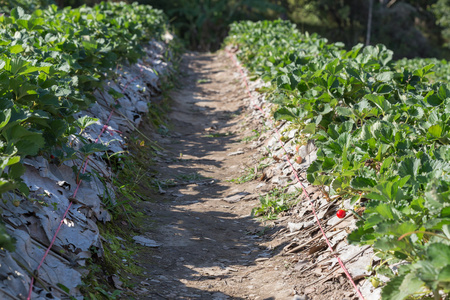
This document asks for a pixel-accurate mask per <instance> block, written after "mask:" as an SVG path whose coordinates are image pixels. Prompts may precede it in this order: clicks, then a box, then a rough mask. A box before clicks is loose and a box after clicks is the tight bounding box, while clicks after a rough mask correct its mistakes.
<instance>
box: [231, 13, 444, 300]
mask: <svg viewBox="0 0 450 300" xmlns="http://www.w3.org/2000/svg"><path fill="white" fill-rule="evenodd" d="M226 42H227V43H229V44H234V45H237V46H238V47H239V51H238V53H237V56H238V58H239V59H240V60H241V62H243V63H244V64H245V66H246V67H247V68H248V70H249V71H250V72H251V73H252V74H253V75H254V76H255V77H261V78H262V79H263V80H265V81H267V82H270V87H266V88H265V89H264V91H265V92H267V96H268V98H269V100H271V101H272V102H275V103H277V104H278V109H277V110H276V111H275V113H274V118H275V119H276V120H288V121H291V122H295V123H296V124H298V125H299V126H300V128H302V133H303V134H310V135H311V137H312V138H313V139H314V140H315V144H316V146H317V147H318V151H317V160H316V161H314V162H313V163H312V164H311V165H310V166H309V168H308V170H307V179H308V181H309V182H310V183H312V184H315V185H320V186H328V187H329V191H330V195H339V196H341V197H343V198H347V199H351V204H352V205H358V206H364V208H365V209H364V213H363V215H362V216H361V217H360V219H359V221H358V223H357V225H358V229H356V230H355V231H353V232H352V233H351V234H350V235H349V236H348V241H349V242H350V243H357V244H360V245H372V246H373V247H374V248H375V250H376V251H377V253H378V254H377V255H378V256H379V257H380V258H381V259H382V261H383V264H381V265H380V266H379V267H378V268H377V272H378V273H380V274H383V275H385V276H388V277H390V278H391V280H390V281H389V282H388V283H387V284H386V285H385V286H384V287H383V292H382V296H383V299H395V300H400V299H405V298H408V297H410V296H423V295H427V294H433V297H434V298H435V299H439V298H440V294H441V293H448V292H449V291H450V286H449V285H448V282H449V278H450V277H449V276H448V274H449V273H448V270H450V259H449V257H450V256H449V255H447V254H448V253H447V252H448V249H450V248H449V245H450V243H449V241H450V240H449V238H450V235H449V234H450V232H449V227H448V226H449V225H450V218H449V217H450V214H449V212H450V210H449V209H448V208H449V206H450V205H449V203H450V177H449V176H448V174H449V171H450V164H449V160H450V148H449V147H450V135H449V132H450V131H449V129H450V127H449V126H450V86H449V85H448V84H447V82H448V78H447V75H446V74H448V72H447V73H446V71H444V70H446V68H445V62H437V61H436V60H428V61H401V62H396V63H394V62H393V61H392V60H391V59H392V56H393V53H392V51H390V50H389V49H386V47H385V46H383V45H376V46H367V47H363V46H362V45H356V46H355V47H353V48H352V49H351V50H350V51H346V50H343V49H342V46H343V45H342V44H340V43H334V44H329V43H327V40H326V39H323V38H320V37H319V36H317V35H315V34H313V35H309V34H301V33H300V32H299V31H298V30H296V29H295V26H294V25H292V24H290V23H289V22H285V21H274V22H268V21H264V22H257V23H253V22H241V23H234V24H233V25H232V27H231V31H230V35H229V37H228V38H227V41H226ZM435 64H436V65H438V68H434V67H435ZM443 66H444V67H443ZM434 70H437V73H434ZM337 215H338V217H344V216H345V211H342V210H339V211H338V212H337ZM389 265H397V266H398V267H397V268H389V267H388V266H389Z"/></svg>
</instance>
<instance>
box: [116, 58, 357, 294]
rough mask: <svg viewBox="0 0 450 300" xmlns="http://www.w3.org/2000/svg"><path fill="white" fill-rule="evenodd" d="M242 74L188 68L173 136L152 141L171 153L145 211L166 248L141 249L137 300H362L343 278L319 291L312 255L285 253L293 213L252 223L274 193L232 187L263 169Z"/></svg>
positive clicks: (189, 64)
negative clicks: (309, 264)
mask: <svg viewBox="0 0 450 300" xmlns="http://www.w3.org/2000/svg"><path fill="white" fill-rule="evenodd" d="M235 71H236V70H235V69H234V67H233V65H232V62H231V61H230V60H229V59H228V58H227V57H226V55H224V54H223V53H218V54H214V55H213V54H196V53H195V54H194V53H190V54H186V55H185V56H184V58H183V62H182V66H181V75H180V76H179V81H180V82H179V86H180V87H181V88H179V89H177V90H175V91H174V92H173V94H172V96H171V97H172V99H173V108H172V111H171V112H170V114H169V119H170V120H171V121H170V122H171V124H170V126H169V130H168V132H165V133H161V134H154V135H153V136H154V138H155V139H156V140H158V142H159V144H160V145H161V146H163V147H164V148H165V151H164V153H163V155H161V156H160V157H159V158H158V159H157V160H158V162H157V163H156V165H153V166H151V168H152V169H154V170H156V171H157V173H158V174H157V175H156V177H155V180H157V182H160V183H161V184H160V191H158V190H156V191H150V193H151V194H152V201H151V202H150V201H149V202H142V203H140V204H139V209H140V210H142V211H145V212H146V214H147V215H148V217H147V218H146V219H145V222H144V224H143V227H142V228H141V233H142V235H144V236H146V237H148V238H150V239H153V240H155V241H157V242H158V243H159V244H160V246H159V247H156V248H149V247H140V248H139V249H140V250H139V253H137V255H136V263H137V264H138V265H139V266H141V267H142V268H143V269H145V270H146V271H145V272H144V274H142V276H139V277H136V276H135V277H133V278H132V281H133V282H134V283H135V288H134V290H133V292H134V296H133V298H134V299H217V300H219V299H327V300H332V299H354V293H353V291H352V289H351V287H350V285H349V284H348V283H347V281H346V280H345V278H344V277H343V276H342V275H338V276H333V277H330V278H329V280H325V281H324V280H322V281H318V282H316V281H317V279H318V278H320V276H321V275H323V273H322V271H320V272H319V271H318V270H317V268H311V269H309V270H307V271H299V270H301V268H300V267H299V265H300V266H301V265H302V263H304V262H305V260H308V259H313V258H314V257H313V256H314V255H313V254H308V252H306V253H302V254H301V255H300V254H287V253H286V252H285V251H284V250H283V248H284V247H285V246H287V245H288V244H289V243H290V242H291V239H292V238H287V237H286V229H285V228H286V224H287V222H288V221H291V222H292V221H296V220H297V221H298V217H296V216H295V214H294V213H291V214H289V213H287V214H285V215H283V216H282V217H280V218H279V219H278V220H276V221H272V222H271V223H264V222H261V221H260V220H258V219H255V218H252V217H251V216H250V215H251V210H252V208H254V207H255V206H257V205H258V204H259V200H258V197H259V195H260V194H264V193H266V192H268V191H269V190H270V189H271V188H272V186H271V185H270V184H264V185H261V181H258V180H252V181H249V182H247V183H243V184H236V183H233V182H230V181H229V180H231V179H235V178H238V177H240V176H242V175H243V174H245V172H246V171H245V170H246V169H247V168H248V167H252V168H253V167H254V166H255V165H258V162H259V161H260V159H261V154H260V153H259V151H257V150H255V149H252V148H251V147H250V145H249V144H246V143H245V142H244V141H242V140H243V138H244V137H248V136H251V135H252V134H254V132H253V131H252V130H253V129H258V130H260V128H261V124H260V122H259V121H258V120H253V119H252V118H250V117H249V116H248V112H249V108H248V107H247V104H246V102H245V101H243V100H244V98H245V97H246V93H245V90H244V88H243V87H242V85H241V81H240V80H239V76H237V75H236V72H235ZM173 179H177V182H178V184H177V185H171V184H170V182H171V180H173ZM180 182H182V183H181V184H180ZM247 193H248V194H247ZM224 199H225V200H224ZM315 233H317V232H316V231H314V232H310V233H308V234H305V236H304V239H307V238H308V239H309V238H310V236H312V235H313V234H315ZM298 243H299V244H301V240H300V241H299V242H298ZM315 282H316V283H315ZM295 295H297V296H296V298H294V296H295ZM130 298H131V296H127V297H125V298H124V299H130Z"/></svg>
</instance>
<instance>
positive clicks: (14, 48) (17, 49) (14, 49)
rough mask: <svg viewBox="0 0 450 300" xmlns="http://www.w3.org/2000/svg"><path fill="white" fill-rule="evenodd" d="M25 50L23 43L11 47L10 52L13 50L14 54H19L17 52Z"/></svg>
mask: <svg viewBox="0 0 450 300" xmlns="http://www.w3.org/2000/svg"><path fill="white" fill-rule="evenodd" d="M23 50H24V49H23V47H22V46H21V45H14V46H12V47H10V48H9V52H11V53H12V54H17V53H20V52H23Z"/></svg>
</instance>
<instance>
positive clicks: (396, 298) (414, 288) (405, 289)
mask: <svg viewBox="0 0 450 300" xmlns="http://www.w3.org/2000/svg"><path fill="white" fill-rule="evenodd" d="M423 286H424V283H423V282H422V281H421V280H420V279H418V278H417V276H415V274H413V273H409V274H406V275H401V276H398V277H394V278H392V279H391V280H390V281H389V282H388V283H387V284H386V286H385V287H384V288H383V290H382V292H381V297H382V298H383V300H404V299H405V298H406V297H408V296H410V295H413V294H415V293H417V292H419V291H421V290H422V288H423Z"/></svg>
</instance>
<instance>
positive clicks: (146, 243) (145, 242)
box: [133, 235, 161, 248]
mask: <svg viewBox="0 0 450 300" xmlns="http://www.w3.org/2000/svg"><path fill="white" fill-rule="evenodd" d="M133 240H134V241H135V242H136V243H138V244H141V245H144V246H147V247H155V248H156V247H159V246H161V244H158V243H157V242H155V241H154V240H151V239H148V238H146V237H143V236H140V235H136V236H133Z"/></svg>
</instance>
